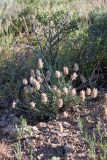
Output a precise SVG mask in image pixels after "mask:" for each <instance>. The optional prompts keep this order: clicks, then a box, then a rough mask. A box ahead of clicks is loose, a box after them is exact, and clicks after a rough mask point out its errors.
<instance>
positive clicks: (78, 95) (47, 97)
mask: <svg viewBox="0 0 107 160" xmlns="http://www.w3.org/2000/svg"><path fill="white" fill-rule="evenodd" d="M35 67H36V68H35V70H31V72H30V76H29V77H27V78H26V77H24V78H23V80H22V85H23V87H22V91H21V98H20V99H19V101H17V102H16V101H14V102H13V104H12V107H13V108H15V107H17V106H19V108H20V109H25V110H28V111H29V110H31V111H32V113H33V114H34V115H38V116H40V117H42V118H44V117H51V116H53V115H57V114H58V113H59V112H60V111H64V110H66V109H69V108H72V109H75V108H76V106H77V105H78V104H81V102H84V101H85V99H86V96H90V95H91V96H92V97H93V98H96V97H97V94H98V90H97V89H96V88H94V89H93V90H91V89H90V88H87V90H86V91H85V90H81V91H80V92H79V91H78V87H77V86H76V81H77V79H78V78H79V77H80V75H79V66H78V64H76V63H75V64H74V68H73V69H72V70H71V69H70V68H68V67H67V66H64V67H63V69H62V70H61V71H59V70H53V69H50V70H48V69H47V68H46V67H45V61H43V60H42V59H41V58H39V59H38V61H37V66H35ZM50 68H51V67H50ZM21 107H22V108H21Z"/></svg>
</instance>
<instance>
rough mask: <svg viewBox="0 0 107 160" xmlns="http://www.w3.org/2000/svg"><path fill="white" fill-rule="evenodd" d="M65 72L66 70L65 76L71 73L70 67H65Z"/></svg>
mask: <svg viewBox="0 0 107 160" xmlns="http://www.w3.org/2000/svg"><path fill="white" fill-rule="evenodd" d="M63 72H64V75H65V76H66V75H68V74H69V69H68V67H67V66H66V67H63Z"/></svg>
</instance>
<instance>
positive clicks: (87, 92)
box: [86, 88, 91, 96]
mask: <svg viewBox="0 0 107 160" xmlns="http://www.w3.org/2000/svg"><path fill="white" fill-rule="evenodd" d="M86 95H87V96H90V95H91V89H90V88H87V89H86Z"/></svg>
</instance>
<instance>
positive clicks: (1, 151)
mask: <svg viewBox="0 0 107 160" xmlns="http://www.w3.org/2000/svg"><path fill="white" fill-rule="evenodd" d="M11 151H12V150H11V147H10V146H9V145H7V144H6V143H5V142H0V159H3V160H9V159H11Z"/></svg>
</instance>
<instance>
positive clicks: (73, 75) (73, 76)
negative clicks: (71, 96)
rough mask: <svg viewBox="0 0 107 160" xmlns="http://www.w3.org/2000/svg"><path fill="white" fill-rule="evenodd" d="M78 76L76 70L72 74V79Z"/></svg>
mask: <svg viewBox="0 0 107 160" xmlns="http://www.w3.org/2000/svg"><path fill="white" fill-rule="evenodd" d="M77 77H78V75H77V74H76V72H74V73H73V74H72V75H71V80H72V81H73V80H76V79H77Z"/></svg>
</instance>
